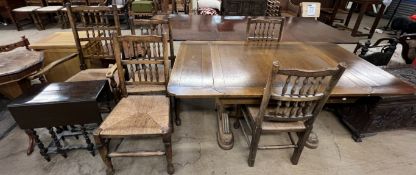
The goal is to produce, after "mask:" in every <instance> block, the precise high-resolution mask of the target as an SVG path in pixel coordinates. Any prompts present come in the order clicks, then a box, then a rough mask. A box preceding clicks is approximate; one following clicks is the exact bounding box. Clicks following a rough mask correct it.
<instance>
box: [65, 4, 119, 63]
mask: <svg viewBox="0 0 416 175" xmlns="http://www.w3.org/2000/svg"><path fill="white" fill-rule="evenodd" d="M67 8H68V18H69V22H70V24H71V28H72V32H73V34H74V38H75V43H76V45H77V49H78V52H79V57H80V63H81V68H82V69H85V68H86V60H90V62H91V61H92V60H97V59H99V60H101V62H102V63H103V62H105V60H106V61H107V62H114V53H113V43H112V42H113V40H112V35H117V36H120V35H121V29H120V21H119V15H118V11H117V7H116V5H113V6H112V7H107V6H95V7H89V6H79V7H71V6H70V5H69V4H67ZM76 17H79V19H80V20H79V21H78V22H77V21H76ZM82 42H88V43H89V44H88V47H87V48H82V46H81V43H82ZM111 60H113V61H111Z"/></svg>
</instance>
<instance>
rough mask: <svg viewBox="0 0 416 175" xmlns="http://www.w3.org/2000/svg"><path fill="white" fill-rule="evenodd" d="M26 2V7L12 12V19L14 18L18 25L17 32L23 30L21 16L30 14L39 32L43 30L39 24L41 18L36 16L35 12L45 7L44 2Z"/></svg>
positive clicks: (36, 0)
mask: <svg viewBox="0 0 416 175" xmlns="http://www.w3.org/2000/svg"><path fill="white" fill-rule="evenodd" d="M25 1H26V6H24V7H19V8H16V9H13V10H12V17H13V21H14V23H15V25H16V28H17V30H18V31H20V30H22V27H21V24H20V17H19V14H29V15H30V17H31V19H32V21H33V23H34V24H35V26H36V28H37V29H38V30H42V25H41V24H40V23H39V21H40V19H39V16H38V15H36V12H35V11H36V10H37V9H40V8H42V7H43V6H44V4H43V1H42V0H25Z"/></svg>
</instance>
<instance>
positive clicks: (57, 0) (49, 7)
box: [35, 0, 66, 29]
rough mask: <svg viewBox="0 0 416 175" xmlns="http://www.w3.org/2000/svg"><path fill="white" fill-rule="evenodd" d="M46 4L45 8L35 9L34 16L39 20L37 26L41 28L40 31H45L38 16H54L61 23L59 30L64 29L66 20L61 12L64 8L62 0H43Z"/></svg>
mask: <svg viewBox="0 0 416 175" xmlns="http://www.w3.org/2000/svg"><path fill="white" fill-rule="evenodd" d="M45 2H46V6H45V7H42V8H39V9H36V10H35V12H36V15H37V16H38V19H39V25H40V26H41V27H42V29H45V26H44V24H43V22H42V20H41V19H40V17H39V14H50V13H52V14H56V16H57V17H58V21H59V22H60V23H61V28H65V26H66V25H65V18H66V14H65V13H64V12H63V11H62V9H63V8H64V3H65V1H64V0H45Z"/></svg>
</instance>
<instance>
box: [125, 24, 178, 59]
mask: <svg viewBox="0 0 416 175" xmlns="http://www.w3.org/2000/svg"><path fill="white" fill-rule="evenodd" d="M130 24H131V26H130V29H131V34H132V35H158V36H162V34H163V33H165V32H166V33H167V34H168V37H169V38H168V41H169V53H170V55H169V60H170V61H171V66H172V67H173V64H174V63H175V58H176V56H175V53H174V50H175V49H174V47H173V37H172V25H171V24H170V21H169V20H160V19H134V17H130Z"/></svg>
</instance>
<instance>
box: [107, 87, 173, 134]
mask: <svg viewBox="0 0 416 175" xmlns="http://www.w3.org/2000/svg"><path fill="white" fill-rule="evenodd" d="M99 128H100V129H101V132H100V135H101V136H104V137H105V136H114V135H115V136H134V135H142V134H166V133H168V132H169V98H167V97H166V96H162V95H160V96H143V95H137V96H135V95H129V96H127V97H126V98H122V99H121V100H120V102H119V103H118V104H117V106H116V107H115V108H114V109H113V111H111V113H110V114H109V115H108V117H107V118H106V119H105V120H104V122H103V123H102V124H101V125H100V127H99Z"/></svg>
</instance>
